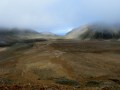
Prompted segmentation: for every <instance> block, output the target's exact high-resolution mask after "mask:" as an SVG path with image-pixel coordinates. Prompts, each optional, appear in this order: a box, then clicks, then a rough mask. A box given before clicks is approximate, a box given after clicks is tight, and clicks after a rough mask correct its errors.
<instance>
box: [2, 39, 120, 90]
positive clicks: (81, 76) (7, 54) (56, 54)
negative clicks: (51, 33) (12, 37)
mask: <svg viewBox="0 0 120 90" xmlns="http://www.w3.org/2000/svg"><path fill="white" fill-rule="evenodd" d="M5 88H8V89H6V90H9V89H10V90H13V88H14V89H15V90H21V89H23V90H24V89H27V90H120V42H119V41H79V40H62V39H61V40H47V41H41V42H31V43H30V42H29V43H17V44H15V45H12V46H10V47H6V48H5V47H4V48H0V90H4V89H5Z"/></svg>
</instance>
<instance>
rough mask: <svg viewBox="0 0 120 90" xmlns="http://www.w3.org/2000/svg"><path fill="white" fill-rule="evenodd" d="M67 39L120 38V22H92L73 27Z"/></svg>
mask: <svg viewBox="0 0 120 90" xmlns="http://www.w3.org/2000/svg"><path fill="white" fill-rule="evenodd" d="M65 37H66V38H67V39H81V40H94V39H98V40H110V39H120V25H119V24H112V25H106V24H92V25H85V26H82V27H79V28H76V29H73V30H72V31H70V32H69V33H67V35H66V36H65Z"/></svg>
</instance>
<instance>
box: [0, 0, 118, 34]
mask: <svg viewBox="0 0 120 90" xmlns="http://www.w3.org/2000/svg"><path fill="white" fill-rule="evenodd" d="M119 3H120V0H0V26H5V27H20V28H31V29H34V30H37V31H40V32H41V31H45V32H46V31H49V32H53V33H56V34H64V33H67V32H68V31H70V29H72V28H74V27H78V26H80V25H83V24H87V23H93V22H119V21H120V10H119V8H120V5H119Z"/></svg>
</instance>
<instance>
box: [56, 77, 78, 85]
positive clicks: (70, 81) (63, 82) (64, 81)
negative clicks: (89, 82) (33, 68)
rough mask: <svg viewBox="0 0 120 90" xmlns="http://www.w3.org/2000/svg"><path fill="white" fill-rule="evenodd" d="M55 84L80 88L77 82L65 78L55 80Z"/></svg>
mask: <svg viewBox="0 0 120 90" xmlns="http://www.w3.org/2000/svg"><path fill="white" fill-rule="evenodd" d="M55 83H57V84H62V85H69V86H80V84H79V82H77V81H75V80H70V79H66V78H59V79H56V80H55Z"/></svg>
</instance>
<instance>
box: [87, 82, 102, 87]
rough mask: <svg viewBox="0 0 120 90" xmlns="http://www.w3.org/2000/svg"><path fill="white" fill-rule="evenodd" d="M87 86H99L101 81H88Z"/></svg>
mask: <svg viewBox="0 0 120 90" xmlns="http://www.w3.org/2000/svg"><path fill="white" fill-rule="evenodd" d="M86 86H87V87H98V86H100V82H99V81H94V80H93V81H88V82H87V83H86Z"/></svg>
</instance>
